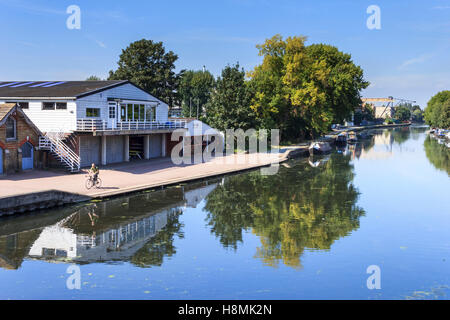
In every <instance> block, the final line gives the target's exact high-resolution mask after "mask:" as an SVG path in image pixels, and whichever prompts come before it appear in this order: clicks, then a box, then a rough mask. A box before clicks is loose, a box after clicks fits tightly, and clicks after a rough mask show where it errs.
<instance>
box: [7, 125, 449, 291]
mask: <svg viewBox="0 0 450 320" xmlns="http://www.w3.org/2000/svg"><path fill="white" fill-rule="evenodd" d="M449 174H450V152H449V149H448V148H446V147H445V145H443V144H441V143H439V142H438V141H437V140H435V139H430V138H429V137H427V136H426V134H425V128H398V129H395V130H378V131H373V132H371V135H370V136H369V137H368V138H367V139H364V140H361V141H360V142H359V143H358V144H357V145H355V146H348V147H346V148H342V149H338V150H336V151H335V152H334V153H333V154H331V155H330V156H328V157H325V158H313V159H301V160H295V161H289V162H287V163H284V164H282V165H281V166H280V170H279V172H278V174H276V175H273V176H262V175H261V174H260V172H259V171H252V172H248V173H244V174H239V175H233V176H228V177H225V178H221V179H212V180H209V181H206V182H201V183H195V184H185V185H179V186H176V187H172V188H168V189H165V190H160V191H148V192H143V193H140V194H136V195H133V196H128V197H121V198H116V199H111V200H108V201H103V202H96V203H95V202H91V203H88V204H82V205H78V206H71V207H66V208H63V209H57V210H49V211H45V212H39V213H37V214H33V215H21V216H16V217H10V218H4V219H1V220H0V286H1V290H0V298H1V299H37V298H39V299H72V298H75V299H94V298H96V299H113V298H114V299H116V298H119V299H449V297H450V287H449V286H450V265H449V263H450V233H449V230H450V198H449V190H450V188H449V187H450V180H449ZM72 265H75V266H78V267H79V268H80V271H81V289H80V290H76V289H75V290H69V289H68V287H67V285H66V281H67V279H68V277H69V276H70V274H68V273H67V270H68V267H70V266H72ZM371 265H376V266H379V268H380V270H381V289H379V290H369V289H368V288H367V285H366V282H367V278H368V277H369V276H370V275H369V274H367V272H366V270H367V267H369V266H371Z"/></svg>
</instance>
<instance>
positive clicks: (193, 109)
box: [178, 70, 215, 117]
mask: <svg viewBox="0 0 450 320" xmlns="http://www.w3.org/2000/svg"><path fill="white" fill-rule="evenodd" d="M214 87H215V79H214V76H213V75H212V74H211V73H210V72H209V71H193V70H188V71H183V72H181V73H180V80H179V85H178V94H179V98H180V100H181V106H182V110H183V116H185V117H189V116H192V117H194V116H197V108H198V111H199V115H201V114H202V113H203V111H204V109H205V107H206V104H207V103H208V101H209V99H210V96H211V91H212V90H213V89H214Z"/></svg>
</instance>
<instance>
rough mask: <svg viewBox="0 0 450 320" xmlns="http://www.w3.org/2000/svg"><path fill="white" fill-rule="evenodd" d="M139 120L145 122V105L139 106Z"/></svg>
mask: <svg viewBox="0 0 450 320" xmlns="http://www.w3.org/2000/svg"><path fill="white" fill-rule="evenodd" d="M139 120H140V121H144V120H145V106H144V105H143V104H140V105H139Z"/></svg>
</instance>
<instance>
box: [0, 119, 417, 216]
mask: <svg viewBox="0 0 450 320" xmlns="http://www.w3.org/2000/svg"><path fill="white" fill-rule="evenodd" d="M408 125H410V124H397V125H376V126H366V127H352V128H346V129H344V130H346V131H362V130H369V129H383V128H394V127H400V126H408ZM344 130H340V131H338V132H335V133H334V135H337V134H339V133H340V132H342V131H344ZM334 135H333V134H331V135H326V136H324V137H322V138H321V139H325V140H328V141H330V142H332V141H334V139H335V137H334ZM303 156H309V150H308V145H295V146H286V147H280V149H279V153H277V154H256V155H251V154H250V155H249V154H244V155H242V154H239V155H237V154H235V155H231V156H226V157H220V158H215V159H212V160H211V161H209V162H204V163H200V164H183V165H175V164H173V163H172V161H171V159H170V158H162V159H156V160H148V161H145V160H143V161H136V162H131V163H122V164H117V165H110V166H105V167H103V168H101V179H102V181H103V185H102V188H100V189H91V190H87V189H86V188H85V186H84V185H85V180H86V177H85V176H84V175H83V174H78V175H67V174H66V173H63V172H58V171H42V170H34V171H28V172H22V173H19V174H15V175H11V176H6V177H2V178H0V190H1V195H0V216H1V215H11V214H15V213H22V212H29V211H34V210H39V209H47V208H51V207H55V206H61V205H66V204H71V203H77V202H83V201H90V200H96V199H97V200H101V199H106V198H110V197H114V196H119V195H125V194H129V193H133V192H139V191H143V190H148V189H155V188H164V187H167V186H171V185H176V184H180V183H188V182H193V181H198V180H202V179H207V178H212V177H217V176H223V175H228V174H234V173H238V172H243V171H247V170H255V169H258V168H262V167H267V166H271V165H276V164H279V163H282V162H285V161H287V160H289V159H292V158H298V157H303Z"/></svg>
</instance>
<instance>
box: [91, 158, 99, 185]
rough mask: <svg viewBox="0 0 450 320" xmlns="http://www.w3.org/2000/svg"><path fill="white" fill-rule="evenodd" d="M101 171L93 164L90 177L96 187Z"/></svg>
mask: <svg viewBox="0 0 450 320" xmlns="http://www.w3.org/2000/svg"><path fill="white" fill-rule="evenodd" d="M99 173H100V171H99V170H98V167H97V166H96V165H95V163H93V164H92V165H91V168H90V169H89V175H92V181H94V185H95V183H96V182H97V178H98V174H99Z"/></svg>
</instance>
